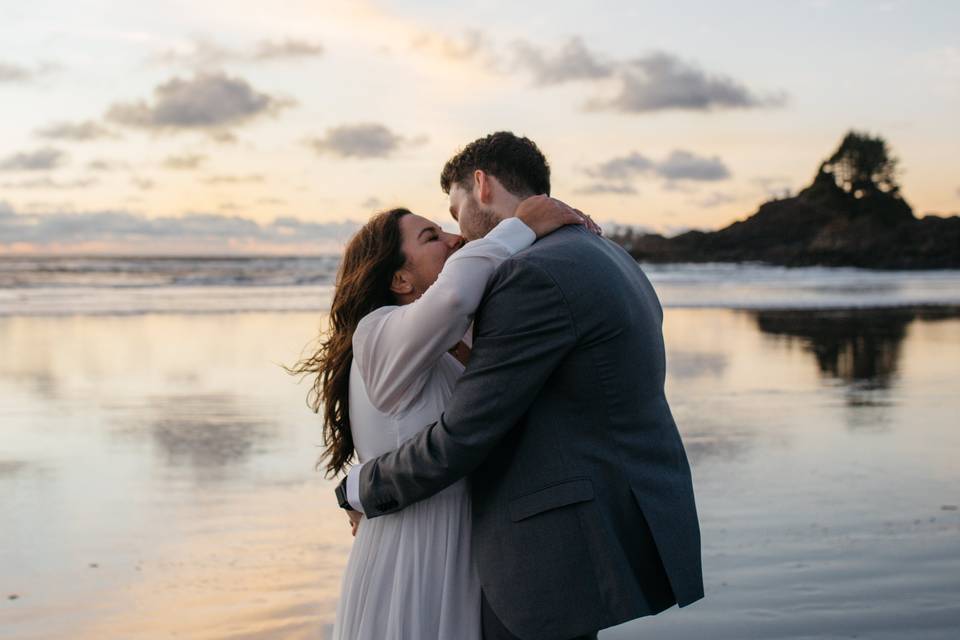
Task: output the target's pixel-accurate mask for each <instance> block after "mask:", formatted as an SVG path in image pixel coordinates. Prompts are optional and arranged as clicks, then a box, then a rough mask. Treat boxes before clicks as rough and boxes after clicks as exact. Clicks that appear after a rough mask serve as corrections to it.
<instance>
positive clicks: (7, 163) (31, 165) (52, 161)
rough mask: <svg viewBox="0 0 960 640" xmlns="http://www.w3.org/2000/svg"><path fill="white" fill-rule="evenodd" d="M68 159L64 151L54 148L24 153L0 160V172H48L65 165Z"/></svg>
mask: <svg viewBox="0 0 960 640" xmlns="http://www.w3.org/2000/svg"><path fill="white" fill-rule="evenodd" d="M66 158H67V156H66V154H65V153H64V152H63V151H60V150H59V149H54V148H53V147H44V148H42V149H36V150H34V151H22V152H20V153H15V154H13V155H10V156H7V157H6V158H0V171H48V170H50V169H56V168H57V167H59V166H61V165H63V163H64V162H65V161H66Z"/></svg>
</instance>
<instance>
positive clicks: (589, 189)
mask: <svg viewBox="0 0 960 640" xmlns="http://www.w3.org/2000/svg"><path fill="white" fill-rule="evenodd" d="M575 191H576V193H582V194H584V195H621V196H629V195H636V193H637V189H636V188H635V187H634V186H633V185H631V184H625V183H612V182H593V183H591V184H588V185H586V186H583V187H580V188H579V189H576V190H575Z"/></svg>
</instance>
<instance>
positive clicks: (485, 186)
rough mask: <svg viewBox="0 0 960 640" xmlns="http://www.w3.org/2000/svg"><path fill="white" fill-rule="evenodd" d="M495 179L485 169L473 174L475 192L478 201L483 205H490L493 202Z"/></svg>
mask: <svg viewBox="0 0 960 640" xmlns="http://www.w3.org/2000/svg"><path fill="white" fill-rule="evenodd" d="M493 184H494V177H493V176H491V175H490V174H488V173H487V172H486V171H484V170H483V169H477V170H476V171H474V172H473V190H474V194H475V195H476V197H477V201H478V202H480V203H481V204H490V202H491V201H492V200H493Z"/></svg>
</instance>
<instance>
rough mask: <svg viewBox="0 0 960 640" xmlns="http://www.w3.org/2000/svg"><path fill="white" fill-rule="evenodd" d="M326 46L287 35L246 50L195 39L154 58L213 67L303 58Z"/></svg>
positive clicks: (157, 60)
mask: <svg viewBox="0 0 960 640" xmlns="http://www.w3.org/2000/svg"><path fill="white" fill-rule="evenodd" d="M323 53H324V47H323V45H321V44H320V43H319V42H314V41H310V40H298V39H295V38H287V39H285V40H277V41H273V40H261V41H260V42H258V43H257V44H255V45H254V46H253V47H251V48H249V49H246V50H238V49H230V48H228V47H224V46H222V45H219V44H217V43H216V42H213V41H212V40H207V39H204V38H197V39H194V40H193V41H191V42H189V43H187V44H185V45H182V46H179V47H177V48H174V49H170V50H167V51H164V52H162V53H160V54H159V55H156V56H154V57H153V58H152V60H151V62H154V63H160V64H174V65H181V66H185V67H188V68H194V69H211V68H216V67H221V66H223V65H225V64H230V63H243V64H251V63H259V62H276V61H280V60H303V59H306V58H316V57H319V56H322V55H323Z"/></svg>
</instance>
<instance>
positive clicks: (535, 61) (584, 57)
mask: <svg viewBox="0 0 960 640" xmlns="http://www.w3.org/2000/svg"><path fill="white" fill-rule="evenodd" d="M513 48H514V53H515V56H516V64H517V66H518V67H520V68H521V69H526V70H528V71H529V72H530V73H532V74H533V80H534V82H535V83H536V84H538V85H551V84H560V83H563V82H568V81H571V80H595V79H598V78H607V77H609V76H610V75H611V74H612V73H613V72H614V69H615V68H616V65H615V64H614V63H611V62H609V61H601V60H600V59H599V57H598V56H597V55H596V54H595V53H593V52H592V51H590V50H589V49H587V47H586V45H584V43H583V41H582V40H581V39H580V38H571V39H570V40H568V41H567V42H566V44H564V45H563V46H562V47H561V48H560V50H559V51H558V52H556V53H554V54H549V53H546V52H544V51H543V50H542V49H541V48H540V47H537V46H534V45H533V44H531V43H529V42H517V43H515V44H514V47H513Z"/></svg>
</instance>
